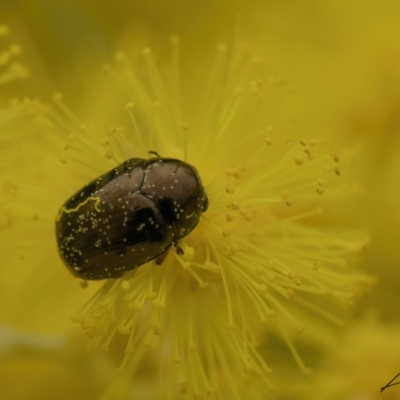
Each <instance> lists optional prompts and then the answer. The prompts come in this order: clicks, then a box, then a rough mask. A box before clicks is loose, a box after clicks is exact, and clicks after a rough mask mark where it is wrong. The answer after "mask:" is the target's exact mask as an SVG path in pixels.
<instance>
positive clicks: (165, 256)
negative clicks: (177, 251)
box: [156, 248, 169, 265]
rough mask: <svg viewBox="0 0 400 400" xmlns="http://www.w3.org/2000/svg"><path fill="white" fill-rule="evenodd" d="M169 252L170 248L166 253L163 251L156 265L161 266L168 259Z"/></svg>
mask: <svg viewBox="0 0 400 400" xmlns="http://www.w3.org/2000/svg"><path fill="white" fill-rule="evenodd" d="M168 252H169V248H168V249H167V250H165V251H163V252H162V253H161V254H160V255H159V256H158V257H157V258H156V265H161V264H162V263H163V262H164V261H165V259H166V258H167V255H168Z"/></svg>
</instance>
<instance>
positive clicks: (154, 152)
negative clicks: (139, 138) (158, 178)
mask: <svg viewBox="0 0 400 400" xmlns="http://www.w3.org/2000/svg"><path fill="white" fill-rule="evenodd" d="M149 154H153V155H154V156H156V157H161V156H160V155H159V154H158V153H157V152H156V151H154V150H149Z"/></svg>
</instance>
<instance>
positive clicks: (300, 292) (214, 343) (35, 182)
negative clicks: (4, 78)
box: [4, 37, 370, 399]
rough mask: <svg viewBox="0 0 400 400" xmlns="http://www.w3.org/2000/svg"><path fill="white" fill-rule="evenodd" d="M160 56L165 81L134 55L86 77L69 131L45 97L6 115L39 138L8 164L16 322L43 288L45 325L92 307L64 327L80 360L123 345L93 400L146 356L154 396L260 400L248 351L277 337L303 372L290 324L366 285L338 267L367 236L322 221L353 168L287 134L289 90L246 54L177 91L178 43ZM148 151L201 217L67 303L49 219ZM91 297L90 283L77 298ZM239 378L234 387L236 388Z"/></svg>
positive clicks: (344, 153) (226, 58) (258, 365)
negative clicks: (173, 166)
mask: <svg viewBox="0 0 400 400" xmlns="http://www.w3.org/2000/svg"><path fill="white" fill-rule="evenodd" d="M171 46H172V53H171V54H172V61H171V64H170V65H168V66H167V67H166V68H165V69H160V68H159V66H158V64H157V62H156V61H155V57H154V55H153V53H152V51H151V50H150V49H149V48H146V49H144V50H143V51H142V54H141V57H142V58H143V59H142V60H136V61H132V59H135V58H137V56H133V57H131V56H128V55H126V54H125V53H122V52H119V53H117V55H116V63H114V64H113V65H107V66H105V68H104V69H105V70H106V72H107V73H108V74H109V75H110V80H109V81H106V82H105V81H104V79H103V80H99V79H98V77H97V76H96V74H94V75H93V77H92V78H90V77H88V82H89V86H91V91H92V96H93V102H92V103H91V104H90V107H87V110H86V114H85V113H84V112H83V113H82V115H85V119H83V120H82V118H81V117H79V116H77V115H76V114H75V113H74V112H73V111H72V110H71V109H70V108H69V107H68V106H67V105H66V103H65V102H64V101H63V99H62V96H61V95H59V94H57V95H55V96H54V99H53V100H54V103H55V106H54V108H53V107H49V106H46V105H41V104H39V103H38V102H36V101H33V102H31V103H29V102H25V104H24V103H15V104H14V107H16V108H18V109H21V108H22V109H23V108H24V107H27V108H28V109H30V108H31V107H35V108H37V110H38V115H36V116H35V117H34V118H32V120H31V121H30V122H29V124H27V125H26V127H25V129H26V132H25V133H27V132H29V131H31V130H33V129H34V130H35V131H37V132H39V135H38V136H36V137H35V138H34V139H30V138H29V135H27V134H26V135H24V136H23V137H22V139H21V142H22V143H23V146H22V147H18V148H17V147H15V148H14V149H10V150H9V154H10V155H15V156H16V155H18V156H19V157H18V159H19V160H20V165H19V166H16V167H15V174H16V175H17V176H18V194H17V196H18V200H16V201H14V200H13V201H14V202H15V203H16V204H18V206H17V210H18V216H16V217H15V218H14V219H13V221H12V224H11V227H10V228H9V230H8V231H7V237H8V238H12V239H14V240H15V241H16V246H17V249H18V250H17V251H15V252H14V250H15V247H12V246H11V244H10V247H9V250H8V252H7V250H6V252H5V253H6V257H7V258H8V259H12V258H15V261H12V260H9V263H10V265H12V268H11V267H10V269H11V270H12V271H14V269H15V268H17V269H21V266H20V265H21V264H19V266H18V267H17V266H16V263H17V262H20V261H18V260H16V258H17V257H16V256H17V255H19V257H20V258H23V259H24V263H28V267H27V268H29V267H31V266H33V260H34V263H35V264H37V265H38V267H39V268H32V269H31V270H30V274H32V275H31V276H34V279H32V281H31V282H30V285H29V286H27V288H26V290H25V291H24V292H23V297H22V299H23V301H25V302H26V307H25V310H24V311H25V312H27V311H29V314H30V315H33V316H34V315H35V312H34V310H33V309H32V308H30V306H29V305H30V302H31V301H32V302H34V301H36V299H35V298H32V293H34V295H35V296H36V295H38V293H37V292H38V291H39V292H40V295H41V296H43V298H44V299H47V298H48V297H47V294H46V291H49V290H51V293H50V294H51V298H52V300H51V304H50V306H49V308H48V311H47V313H48V314H50V313H51V311H50V310H51V309H52V307H55V306H56V305H57V304H61V303H63V304H64V310H63V312H65V311H66V310H68V309H71V306H72V305H73V304H75V303H76V299H78V298H79V297H82V294H85V295H86V296H87V297H88V298H90V299H89V300H88V302H87V304H86V305H85V306H84V307H83V308H82V309H81V311H80V312H79V313H78V314H77V315H76V316H75V317H74V320H75V321H76V322H79V323H80V324H81V325H82V327H83V329H84V330H85V331H86V332H87V334H88V336H89V339H90V347H91V348H93V349H97V348H101V349H102V350H105V351H108V350H110V351H111V352H116V353H118V350H116V349H115V348H116V347H118V349H119V348H120V347H121V346H122V348H123V351H122V355H121V354H120V355H119V357H117V358H119V360H120V369H121V370H122V372H123V376H122V378H121V380H116V383H115V384H114V385H113V386H111V387H110V390H109V391H108V392H107V393H106V394H105V397H104V398H112V399H115V398H118V397H119V396H123V392H124V387H122V385H123V383H124V384H126V385H129V384H128V383H127V382H128V381H127V379H128V378H129V377H130V376H132V375H135V374H136V373H137V371H138V369H139V368H140V366H141V364H142V363H143V362H144V360H145V359H148V358H150V359H151V360H152V368H151V369H150V372H149V374H150V375H151V376H153V377H154V379H156V378H155V377H157V376H158V383H157V390H158V391H159V393H162V394H163V397H164V398H175V397H176V396H177V393H187V394H189V395H190V396H194V397H199V396H201V395H204V394H212V393H215V396H216V398H217V399H224V398H236V399H239V398H242V396H244V395H245V394H249V393H251V398H252V399H258V398H260V399H261V398H264V396H265V393H266V391H267V390H269V391H272V390H273V389H274V386H273V384H272V382H271V381H270V379H269V377H268V375H269V374H270V373H271V366H270V365H269V364H268V362H267V360H266V359H264V358H263V357H262V355H261V353H260V352H259V350H258V347H257V346H258V344H259V343H260V342H263V341H264V339H265V335H266V334H267V335H268V334H270V333H272V332H274V333H275V334H277V335H278V336H279V337H280V338H281V340H282V341H283V342H284V343H286V345H287V346H288V348H289V350H290V352H291V353H292V354H293V356H294V358H295V360H296V362H297V363H298V365H299V367H300V369H301V370H302V371H303V372H304V373H307V372H308V368H307V367H306V366H305V365H304V363H303V361H302V359H301V356H300V355H299V353H298V351H297V350H296V348H295V346H294V340H293V333H295V332H297V333H301V332H302V331H303V330H304V328H305V324H304V321H303V318H302V315H303V314H307V315H308V314H309V313H310V312H311V313H313V314H314V315H318V318H319V317H321V316H322V317H324V318H326V319H328V320H331V321H334V322H338V323H340V322H341V319H340V317H337V316H336V315H335V311H334V305H335V304H336V305H341V306H348V305H351V304H352V303H353V300H354V298H356V297H357V296H358V295H360V294H362V293H363V291H364V289H365V287H366V286H368V285H369V283H370V279H369V278H367V277H365V276H363V275H360V274H359V273H357V272H356V271H355V270H354V269H353V268H352V267H350V265H349V263H351V262H352V261H354V258H356V257H355V256H357V255H358V254H359V253H360V252H361V251H362V249H363V248H364V246H365V245H366V243H367V242H368V238H367V236H366V235H364V234H362V233H360V232H356V231H353V230H351V229H348V228H340V227H338V226H335V225H333V226H325V225H326V224H325V223H324V219H323V217H322V216H321V214H322V213H323V211H324V209H326V210H329V208H330V207H332V205H333V206H335V204H339V203H338V202H337V203H336V201H337V199H339V198H343V197H345V196H347V195H349V194H351V193H352V192H354V188H355V186H354V185H353V182H351V180H348V179H346V178H344V177H346V176H350V175H351V172H350V170H351V168H352V167H351V165H352V163H353V162H354V157H353V154H352V152H351V151H348V150H346V149H342V150H339V149H338V148H337V146H335V147H332V146H330V145H329V144H328V143H326V142H325V140H324V139H323V138H307V137H306V135H304V137H297V138H294V137H293V136H292V135H291V134H290V133H289V130H288V126H287V122H288V121H287V119H286V118H283V117H282V116H281V115H280V111H281V110H277V111H276V110H275V111H274V108H273V107H274V105H276V102H277V99H280V98H282V97H284V96H286V95H287V94H288V93H289V92H291V91H292V88H291V87H290V86H288V85H287V84H286V82H285V81H284V80H276V79H273V78H270V79H268V75H267V74H266V73H265V71H264V70H263V66H262V65H260V63H259V61H258V60H257V59H253V58H251V57H250V56H249V55H248V52H247V49H246V48H245V47H243V46H235V47H234V48H232V49H230V48H227V47H226V46H225V45H222V44H221V45H219V46H218V49H217V54H216V57H215V60H214V63H213V65H212V67H211V68H209V69H208V68H207V69H206V70H205V72H203V78H202V80H201V82H200V81H197V80H194V79H193V77H194V76H197V75H194V72H193V76H192V77H189V79H188V80H187V82H186V81H184V83H185V84H181V73H180V70H179V38H178V37H173V38H171ZM204 68H205V67H204V66H202V69H204ZM188 73H189V74H190V73H192V71H188ZM110 81H111V82H110ZM181 87H182V88H183V93H181ZM121 88H122V90H121ZM110 125H113V126H111V127H110V128H106V127H109V126H110ZM154 150H155V151H157V152H158V153H159V154H161V155H162V156H163V157H172V158H177V159H180V160H185V161H186V162H188V163H190V164H192V165H194V166H195V167H196V169H197V170H198V171H199V174H200V176H201V177H202V180H203V182H204V185H205V189H206V193H207V196H208V198H209V208H208V210H207V211H206V212H205V213H204V214H202V217H201V220H200V223H199V225H198V226H197V227H196V228H195V229H194V230H193V231H192V232H191V233H190V234H189V235H188V236H186V237H184V238H183V239H181V240H180V241H179V243H178V246H177V247H176V248H175V247H172V248H171V249H170V252H169V255H168V257H167V259H166V260H165V261H164V263H163V264H162V265H161V266H159V265H156V264H155V263H154V261H151V262H149V263H147V264H144V265H142V266H140V267H139V268H135V269H132V270H131V271H129V272H127V273H126V274H125V275H124V276H123V277H122V278H120V279H110V280H107V281H106V282H105V283H104V284H103V285H102V286H101V287H100V288H99V290H98V292H97V293H96V294H95V295H94V296H92V297H90V294H89V293H85V291H84V290H82V291H81V293H79V295H77V296H76V298H75V299H74V295H75V293H76V292H78V290H77V289H75V290H73V286H72V285H73V282H75V281H76V280H75V279H74V278H73V277H72V276H69V274H68V273H67V270H66V268H64V267H63V266H62V262H61V260H59V258H58V254H57V248H56V241H55V234H54V224H55V218H56V219H57V218H59V215H57V212H58V210H59V209H60V207H61V206H62V204H63V203H64V202H65V201H66V200H67V199H68V198H69V197H71V196H72V195H73V194H74V193H75V192H76V191H77V190H79V189H80V188H81V187H82V186H84V185H85V184H87V183H88V182H89V181H91V180H93V179H94V178H96V177H97V176H99V175H100V174H102V173H104V172H106V171H108V170H111V169H112V168H115V167H116V166H117V165H119V164H121V163H122V162H123V161H125V160H126V159H129V158H133V157H140V158H149V157H150V155H149V154H148V152H149V151H154ZM96 204H97V203H95V202H93V207H95V205H96ZM340 204H341V203H340ZM82 205H83V204H81V205H78V207H77V210H78V209H79V207H80V206H82ZM100 207H101V206H100ZM69 211H70V212H74V211H72V210H69ZM324 224H325V225H324ZM7 240H8V241H9V239H7V238H5V239H4V242H5V243H8V242H7ZM11 249H12V250H11ZM10 251H13V253H12V254H11V253H10ZM14 253H15V254H14ZM110 268H112V265H110ZM25 279H26V277H25ZM43 281H44V282H46V285H48V288H46V286H44V285H43V283H42V284H41V282H43ZM49 282H51V284H49ZM36 285H38V286H36ZM84 286H86V285H84ZM97 287H98V283H95V284H92V283H89V290H93V289H96V288H97ZM60 288H62V289H61V290H60ZM42 291H43V292H42ZM11 301H12V300H11ZM14 302H15V301H14ZM66 303H67V306H66V305H65V304H66ZM52 312H53V313H56V314H60V313H58V312H57V311H56V310H54V308H53V311H52ZM63 312H61V315H65V314H63ZM51 315H53V314H51ZM25 316H26V314H24V317H25ZM51 318H53V317H51ZM307 318H308V317H307ZM267 337H268V336H267ZM252 381H257V382H256V383H254V384H253V385H251V386H250V387H246V390H244V389H243V382H245V383H251V382H252Z"/></svg>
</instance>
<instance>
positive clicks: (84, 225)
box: [56, 157, 208, 280]
mask: <svg viewBox="0 0 400 400" xmlns="http://www.w3.org/2000/svg"><path fill="white" fill-rule="evenodd" d="M207 207H208V199H207V195H206V193H205V191H204V187H203V184H202V182H201V179H200V176H199V174H198V173H197V170H196V169H195V168H194V167H193V166H192V165H190V164H187V163H185V162H183V161H180V160H175V159H172V158H162V157H156V158H150V159H148V160H144V159H142V158H132V159H130V160H127V161H125V162H124V163H122V164H121V165H119V166H118V167H116V168H114V169H112V170H111V171H109V172H107V173H105V174H104V175H101V176H100V177H99V178H97V179H95V180H93V181H92V182H90V183H89V184H87V185H86V186H84V187H83V188H82V189H81V190H79V191H78V192H77V193H75V194H74V195H73V196H72V197H71V198H70V199H68V200H67V201H66V202H65V203H64V205H63V206H62V207H61V209H60V212H59V215H58V218H57V221H56V237H57V244H58V251H59V253H60V256H61V258H62V260H63V261H64V263H65V265H66V266H67V267H68V268H69V269H70V271H71V272H72V273H73V274H74V275H75V276H77V277H80V278H83V279H93V280H99V279H107V278H118V277H120V276H122V275H123V274H124V273H125V272H126V271H129V270H132V269H134V268H136V267H138V266H139V265H141V264H144V263H146V262H148V261H150V260H153V259H155V258H157V257H158V256H159V255H161V254H162V253H163V252H164V251H166V250H167V249H168V248H169V247H170V246H171V245H173V244H177V243H178V241H179V239H181V238H183V237H184V236H186V235H187V234H189V233H190V232H191V231H192V230H193V229H194V228H195V227H196V225H197V224H198V222H199V219H200V216H201V213H202V212H204V211H206V210H207Z"/></svg>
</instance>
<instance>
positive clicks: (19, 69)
mask: <svg viewBox="0 0 400 400" xmlns="http://www.w3.org/2000/svg"><path fill="white" fill-rule="evenodd" d="M9 32H10V30H9V28H8V26H7V25H3V24H0V85H3V84H5V83H8V82H12V81H14V80H18V79H22V78H25V77H27V76H28V74H29V72H28V70H27V69H26V68H25V67H24V66H23V65H22V64H21V63H19V62H18V61H16V58H17V57H18V55H19V54H20V53H21V51H22V49H21V47H20V46H19V45H17V44H14V43H7V44H5V43H3V41H4V40H5V38H6V37H7V36H8V34H9Z"/></svg>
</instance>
